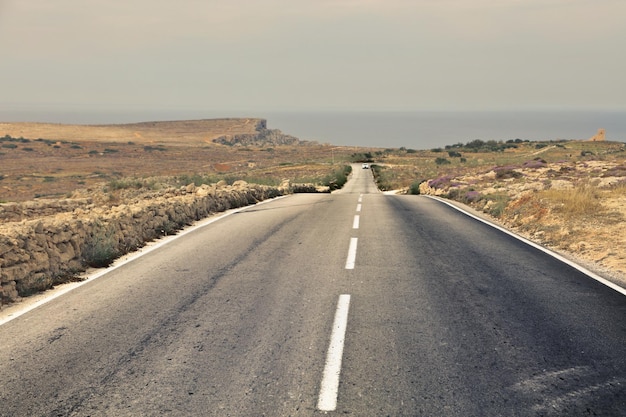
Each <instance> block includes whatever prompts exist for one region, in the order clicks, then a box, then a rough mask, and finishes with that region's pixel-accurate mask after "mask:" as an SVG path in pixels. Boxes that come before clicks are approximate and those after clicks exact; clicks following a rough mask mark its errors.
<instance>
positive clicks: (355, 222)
mask: <svg viewBox="0 0 626 417" xmlns="http://www.w3.org/2000/svg"><path fill="white" fill-rule="evenodd" d="M360 220H361V216H359V215H358V214H357V215H355V216H354V222H353V223H352V228H353V229H358V228H359V222H360Z"/></svg>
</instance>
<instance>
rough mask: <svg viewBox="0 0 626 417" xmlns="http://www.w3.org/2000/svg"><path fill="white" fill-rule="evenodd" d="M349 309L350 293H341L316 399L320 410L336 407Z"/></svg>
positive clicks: (329, 409) (331, 409) (332, 409)
mask: <svg viewBox="0 0 626 417" xmlns="http://www.w3.org/2000/svg"><path fill="white" fill-rule="evenodd" d="M349 309H350V295H349V294H341V295H340V296H339V302H338V303H337V311H336V312H335V321H334V322H333V331H332V333H331V335H330V345H329V346H328V353H327V355H326V365H325V366H324V374H323V376H322V383H321V385H320V395H319V398H318V400H317V409H318V410H320V411H334V410H335V409H336V408H337V393H338V391H339V375H340V374H341V361H342V358H343V346H344V341H345V338H346V328H347V327H348V310H349Z"/></svg>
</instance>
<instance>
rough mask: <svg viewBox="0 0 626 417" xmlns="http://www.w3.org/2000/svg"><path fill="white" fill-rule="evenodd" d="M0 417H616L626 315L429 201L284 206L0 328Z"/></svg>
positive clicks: (318, 198) (240, 218) (575, 275)
mask: <svg viewBox="0 0 626 417" xmlns="http://www.w3.org/2000/svg"><path fill="white" fill-rule="evenodd" d="M0 347H1V348H0V367H1V368H0V415H1V416H139V415H141V416H161V415H171V416H316V415H352V416H581V415H605V416H624V415H626V297H624V295H622V294H620V293H618V292H616V291H615V290H613V289H610V288H608V287H606V286H604V285H602V284H600V283H598V282H597V281H595V280H593V279H591V278H589V277H588V276H586V275H584V274H583V273H581V272H579V271H578V270H576V269H574V268H572V267H571V266H568V265H565V264H563V263H561V262H559V261H557V260H555V259H553V258H552V257H550V256H548V255H546V254H545V253H543V252H541V251H539V250H537V249H536V248H532V247H530V246H528V245H526V244H524V243H522V242H520V241H518V240H516V239H513V238H512V237H510V236H508V235H506V234H504V233H502V232H500V231H498V230H496V229H494V228H491V227H489V226H488V225H486V224H484V223H481V222H478V221H476V220H474V219H472V218H470V217H468V216H466V215H464V214H463V213H460V212H458V211H456V210H454V209H452V208H451V207H449V206H447V205H444V204H442V203H441V202H439V201H436V200H432V199H429V198H426V197H421V196H389V195H383V194H382V193H379V192H378V191H377V190H376V188H375V186H374V184H373V181H372V176H371V172H370V170H368V169H361V166H360V165H356V166H355V169H354V174H353V177H352V179H351V180H350V181H349V182H348V184H347V185H346V187H344V189H343V190H342V191H340V192H337V193H333V194H326V195H315V194H311V195H305V194H303V195H294V196H289V197H287V198H281V199H277V200H274V201H271V202H268V203H265V204H260V205H257V206H253V207H250V208H247V209H245V210H242V211H239V212H237V213H235V214H231V215H229V216H227V217H224V218H223V219H221V220H219V221H216V222H213V223H211V224H209V225H206V226H204V227H202V228H198V229H196V230H194V231H193V232H190V233H187V234H186V235H184V236H182V237H180V238H178V239H176V240H174V241H172V242H170V243H168V244H167V245H164V246H161V247H159V248H158V249H155V250H153V251H151V252H149V253H147V254H145V255H144V256H142V257H139V258H137V259H135V260H134V261H132V262H129V263H126V264H124V265H123V266H121V267H118V268H117V269H114V270H111V271H110V272H109V273H107V274H105V275H103V276H102V277H101V278H99V279H97V280H93V281H90V282H88V283H87V284H85V285H83V286H81V287H79V288H77V289H76V290H74V291H72V292H70V293H68V294H65V295H63V296H61V297H59V298H57V299H55V300H53V301H50V302H49V303H47V304H45V305H42V306H40V307H38V308H36V309H34V310H32V311H30V312H28V313H26V314H24V315H22V316H20V317H17V318H15V319H14V320H12V321H9V322H8V323H6V324H4V325H2V326H0Z"/></svg>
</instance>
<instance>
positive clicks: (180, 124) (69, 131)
mask: <svg viewBox="0 0 626 417" xmlns="http://www.w3.org/2000/svg"><path fill="white" fill-rule="evenodd" d="M4 135H8V136H11V137H13V138H20V137H21V138H28V139H39V138H41V139H47V140H53V141H85V140H89V141H97V142H122V143H128V142H133V143H139V144H163V145H186V146H192V145H196V146H202V145H205V144H207V143H212V142H213V141H214V140H216V139H218V142H220V143H222V144H233V143H229V141H230V140H232V138H239V139H238V142H241V141H242V140H245V141H247V144H248V145H250V144H256V143H255V142H258V141H260V142H261V143H260V145H263V146H267V145H271V144H274V145H278V144H282V143H280V142H281V141H283V142H284V143H288V144H298V140H297V138H294V137H293V136H289V135H284V134H283V133H282V132H280V131H279V130H274V129H267V123H266V121H265V120H264V119H254V118H233V119H204V120H180V121H158V122H142V123H130V124H117V125H115V124H114V125H72V124H55V123H0V136H4ZM285 139H287V140H286V141H285Z"/></svg>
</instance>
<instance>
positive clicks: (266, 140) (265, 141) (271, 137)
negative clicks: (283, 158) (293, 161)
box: [213, 119, 316, 147]
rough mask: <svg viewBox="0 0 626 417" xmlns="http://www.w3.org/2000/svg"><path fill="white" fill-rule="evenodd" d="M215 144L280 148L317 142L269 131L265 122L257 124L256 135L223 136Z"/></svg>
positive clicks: (261, 120) (272, 130)
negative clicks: (281, 146)
mask: <svg viewBox="0 0 626 417" xmlns="http://www.w3.org/2000/svg"><path fill="white" fill-rule="evenodd" d="M213 142H214V143H217V144H220V145H227V146H258V147H266V146H280V145H291V146H299V145H311V144H316V142H310V141H303V140H300V139H298V138H297V137H295V136H291V135H286V134H284V133H283V132H281V131H280V130H278V129H268V128H267V123H266V121H265V120H263V119H260V120H258V122H257V123H256V132H255V133H243V134H235V135H222V136H219V137H217V138H215V139H213Z"/></svg>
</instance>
